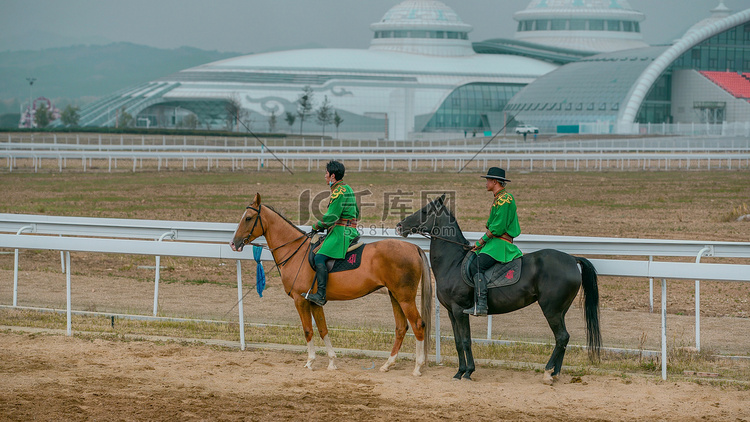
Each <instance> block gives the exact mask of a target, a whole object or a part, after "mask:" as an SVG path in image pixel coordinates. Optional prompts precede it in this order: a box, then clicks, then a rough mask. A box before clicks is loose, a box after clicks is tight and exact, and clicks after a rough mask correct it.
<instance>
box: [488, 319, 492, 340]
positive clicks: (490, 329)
mask: <svg viewBox="0 0 750 422" xmlns="http://www.w3.org/2000/svg"><path fill="white" fill-rule="evenodd" d="M487 340H492V315H487Z"/></svg>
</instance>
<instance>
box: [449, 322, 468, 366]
mask: <svg viewBox="0 0 750 422" xmlns="http://www.w3.org/2000/svg"><path fill="white" fill-rule="evenodd" d="M461 313H463V310H462V311H461ZM448 318H450V320H451V328H452V329H453V340H454V341H455V342H456V354H458V372H456V375H454V376H453V378H454V379H456V380H460V379H461V377H462V376H463V375H464V373H466V357H465V355H464V350H463V346H462V345H461V344H462V343H461V336H460V332H459V330H458V322H456V317H455V316H453V312H448Z"/></svg>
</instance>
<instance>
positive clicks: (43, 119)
mask: <svg viewBox="0 0 750 422" xmlns="http://www.w3.org/2000/svg"><path fill="white" fill-rule="evenodd" d="M51 117H52V116H51V115H50V111H49V109H48V108H47V104H44V103H42V104H41V105H40V106H39V107H38V108H37V109H36V113H35V114H34V122H35V123H36V127H39V128H42V127H47V125H48V124H49V122H50V120H52V119H51Z"/></svg>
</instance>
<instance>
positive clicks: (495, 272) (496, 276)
mask: <svg viewBox="0 0 750 422" xmlns="http://www.w3.org/2000/svg"><path fill="white" fill-rule="evenodd" d="M477 257H478V255H477V254H475V253H474V252H469V253H468V254H466V257H464V260H463V262H462V263H461V278H463V280H464V283H466V284H467V285H469V286H470V287H474V279H473V278H472V277H471V273H470V272H469V269H470V268H471V265H477V264H476V259H477ZM522 259H523V257H520V258H516V259H514V260H513V261H510V262H506V263H504V264H503V263H497V264H495V265H493V266H492V267H490V268H489V269H488V270H487V271H485V272H484V277H485V280H487V288H488V289H495V288H497V287H504V286H510V285H513V284H516V283H517V282H518V280H519V279H520V278H521V260H522ZM475 272H476V271H475Z"/></svg>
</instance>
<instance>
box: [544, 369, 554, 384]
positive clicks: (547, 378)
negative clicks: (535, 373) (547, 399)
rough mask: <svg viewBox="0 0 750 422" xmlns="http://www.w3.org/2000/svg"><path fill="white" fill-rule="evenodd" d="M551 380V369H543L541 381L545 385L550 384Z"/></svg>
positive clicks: (552, 380)
mask: <svg viewBox="0 0 750 422" xmlns="http://www.w3.org/2000/svg"><path fill="white" fill-rule="evenodd" d="M552 382H554V379H553V378H552V369H548V370H546V371H544V377H543V378H542V383H543V384H547V385H552Z"/></svg>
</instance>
